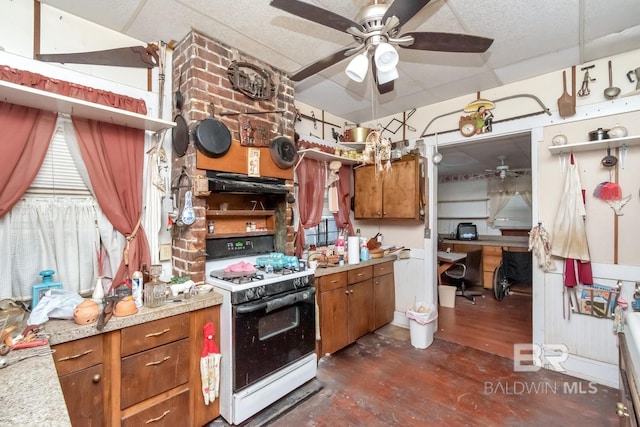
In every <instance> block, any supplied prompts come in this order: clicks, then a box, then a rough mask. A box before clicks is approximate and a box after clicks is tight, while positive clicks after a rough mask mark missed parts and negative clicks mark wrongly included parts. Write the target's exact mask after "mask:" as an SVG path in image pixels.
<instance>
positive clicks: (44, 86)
mask: <svg viewBox="0 0 640 427" xmlns="http://www.w3.org/2000/svg"><path fill="white" fill-rule="evenodd" d="M0 79H1V80H5V81H8V82H11V83H15V84H19V85H22V86H28V87H31V88H34V89H40V90H44V91H47V92H52V93H56V94H58V95H64V96H69V97H72V98H77V99H82V100H84V101H87V102H93V103H95V104H100V105H107V106H109V107H113V108H119V109H121V110H126V111H131V112H134V113H139V114H143V115H146V114H147V105H146V104H145V102H144V100H142V99H135V98H132V97H130V96H125V95H119V94H117V93H113V92H109V91H106V90H102V89H95V88H92V87H88V86H82V85H79V84H76V83H71V82H67V81H64V80H58V79H53V78H51V77H47V76H43V75H42V74H37V73H32V72H31V71H25V70H18V69H15V68H11V67H8V66H6V65H0Z"/></svg>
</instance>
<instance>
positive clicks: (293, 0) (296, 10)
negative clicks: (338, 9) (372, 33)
mask: <svg viewBox="0 0 640 427" xmlns="http://www.w3.org/2000/svg"><path fill="white" fill-rule="evenodd" d="M270 4H271V6H273V7H275V8H277V9H280V10H284V11H285V12H289V13H291V14H292V15H296V16H299V17H301V18H304V19H307V20H309V21H312V22H315V23H318V24H320V25H324V26H325V27H329V28H333V29H336V30H339V31H344V32H346V31H347V29H349V28H350V27H355V28H357V29H359V30H360V31H364V28H363V27H362V25H360V24H358V23H357V22H354V21H352V20H351V19H348V18H345V17H344V16H341V15H338V14H337V13H333V12H331V11H328V10H326V9H323V8H321V7H318V6H314V5H312V4H309V3H304V2H301V1H298V0H272V1H271V3H270Z"/></svg>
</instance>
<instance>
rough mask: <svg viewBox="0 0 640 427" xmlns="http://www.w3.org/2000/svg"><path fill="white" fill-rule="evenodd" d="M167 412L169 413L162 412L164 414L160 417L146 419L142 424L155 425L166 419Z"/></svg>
mask: <svg viewBox="0 0 640 427" xmlns="http://www.w3.org/2000/svg"><path fill="white" fill-rule="evenodd" d="M169 412H171V411H170V410H169V409H167V410H166V411H164V414H162V415H160V416H159V417H156V418H151V419H148V420H147V421H145V422H144V423H145V424H151V423H155V422H156V421H160V420H161V419H163V418H164V417H166V416H167V415H168V414H169Z"/></svg>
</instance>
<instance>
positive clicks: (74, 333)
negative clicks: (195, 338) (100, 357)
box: [0, 292, 222, 427]
mask: <svg viewBox="0 0 640 427" xmlns="http://www.w3.org/2000/svg"><path fill="white" fill-rule="evenodd" d="M219 304H222V295H221V294H219V293H217V292H210V293H208V294H205V295H196V296H194V297H192V298H190V299H188V300H183V301H182V302H171V299H168V300H167V303H165V304H164V305H163V306H160V307H156V308H148V307H142V308H140V309H139V311H138V313H136V314H134V315H131V316H127V317H115V316H113V317H112V318H111V319H110V320H109V322H108V323H107V325H106V326H105V328H104V329H103V330H102V331H98V330H97V329H96V323H92V324H90V325H77V324H76V323H75V322H74V321H73V320H49V321H48V322H47V323H45V324H44V331H43V332H44V333H45V334H48V335H49V336H50V338H49V343H50V344H51V345H55V344H61V343H64V342H67V341H74V340H77V339H80V338H86V337H89V336H92V335H98V334H101V333H104V332H109V331H114V330H118V329H122V328H126V327H129V326H134V325H138V324H140V323H145V322H149V321H152V320H157V319H163V318H165V317H170V316H175V315H177V314H181V313H186V312H190V311H195V310H200V309H203V308H207V307H212V306H215V305H219ZM46 348H48V347H46ZM43 349H45V347H38V348H32V349H23V350H13V351H11V352H10V353H9V355H8V356H7V357H10V358H12V357H17V356H20V355H29V354H33V353H34V352H38V351H42V350H43ZM0 384H2V391H1V392H0V425H1V426H26V425H39V426H45V425H46V426H48V427H58V426H70V425H71V421H70V420H69V414H68V413H67V406H66V404H65V402H64V396H63V394H62V389H61V388H60V382H59V381H58V373H57V371H56V367H55V364H54V362H53V357H52V356H51V355H50V354H46V355H44V356H37V357H31V358H28V359H25V360H21V361H19V362H16V363H15V364H12V365H10V366H7V367H6V368H3V369H0Z"/></svg>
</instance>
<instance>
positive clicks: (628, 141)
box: [549, 136, 640, 154]
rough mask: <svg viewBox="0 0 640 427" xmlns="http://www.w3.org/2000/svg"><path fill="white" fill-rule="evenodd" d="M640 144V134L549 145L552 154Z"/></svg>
mask: <svg viewBox="0 0 640 427" xmlns="http://www.w3.org/2000/svg"><path fill="white" fill-rule="evenodd" d="M635 145H640V136H625V137H624V138H611V139H603V140H600V141H586V142H577V143H575V144H566V145H554V146H551V147H549V151H550V152H551V154H568V153H577V152H580V151H592V150H604V149H607V148H619V147H631V146H635Z"/></svg>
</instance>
